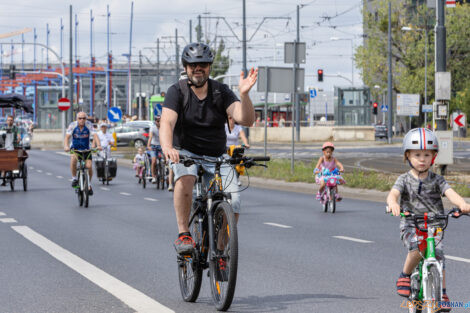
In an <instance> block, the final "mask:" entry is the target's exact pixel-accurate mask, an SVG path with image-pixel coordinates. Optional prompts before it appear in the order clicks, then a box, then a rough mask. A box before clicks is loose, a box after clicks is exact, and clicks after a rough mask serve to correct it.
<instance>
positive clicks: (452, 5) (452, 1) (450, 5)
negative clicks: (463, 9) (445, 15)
mask: <svg viewBox="0 0 470 313" xmlns="http://www.w3.org/2000/svg"><path fill="white" fill-rule="evenodd" d="M455 2H456V1H455V0H446V6H447V7H448V8H455Z"/></svg>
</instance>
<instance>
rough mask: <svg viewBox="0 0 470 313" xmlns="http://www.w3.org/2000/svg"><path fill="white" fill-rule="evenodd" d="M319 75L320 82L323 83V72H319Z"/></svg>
mask: <svg viewBox="0 0 470 313" xmlns="http://www.w3.org/2000/svg"><path fill="white" fill-rule="evenodd" d="M317 74H318V81H319V82H322V81H323V70H317Z"/></svg>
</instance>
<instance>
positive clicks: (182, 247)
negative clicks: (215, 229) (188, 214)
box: [174, 235, 196, 255]
mask: <svg viewBox="0 0 470 313" xmlns="http://www.w3.org/2000/svg"><path fill="white" fill-rule="evenodd" d="M174 246H175V249H176V253H178V254H180V255H191V254H192V253H193V252H194V248H195V247H196V243H195V242H194V240H193V238H192V237H190V236H188V235H181V236H180V237H179V238H178V239H176V241H175V243H174Z"/></svg>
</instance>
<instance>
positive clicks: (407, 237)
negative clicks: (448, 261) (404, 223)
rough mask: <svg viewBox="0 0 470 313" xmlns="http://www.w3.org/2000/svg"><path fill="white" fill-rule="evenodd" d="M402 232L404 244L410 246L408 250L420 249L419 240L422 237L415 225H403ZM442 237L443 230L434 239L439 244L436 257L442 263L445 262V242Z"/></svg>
mask: <svg viewBox="0 0 470 313" xmlns="http://www.w3.org/2000/svg"><path fill="white" fill-rule="evenodd" d="M400 234H401V240H402V241H403V244H404V245H405V247H407V248H408V251H414V250H418V249H419V242H420V241H421V240H422V239H420V238H418V235H417V234H416V228H415V227H403V228H402V229H401V230H400ZM442 238H443V232H439V233H438V234H436V236H435V237H434V240H435V243H436V244H437V245H436V258H437V259H438V260H441V261H442V263H443V264H444V261H445V257H444V244H443V242H442ZM423 254H424V253H423Z"/></svg>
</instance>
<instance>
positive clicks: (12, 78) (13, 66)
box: [10, 64, 16, 80]
mask: <svg viewBox="0 0 470 313" xmlns="http://www.w3.org/2000/svg"><path fill="white" fill-rule="evenodd" d="M15 71H16V66H15V65H13V64H10V79H11V80H14V79H16V72H15Z"/></svg>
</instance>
